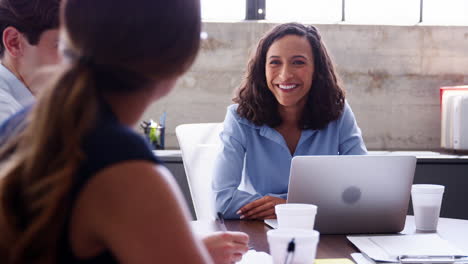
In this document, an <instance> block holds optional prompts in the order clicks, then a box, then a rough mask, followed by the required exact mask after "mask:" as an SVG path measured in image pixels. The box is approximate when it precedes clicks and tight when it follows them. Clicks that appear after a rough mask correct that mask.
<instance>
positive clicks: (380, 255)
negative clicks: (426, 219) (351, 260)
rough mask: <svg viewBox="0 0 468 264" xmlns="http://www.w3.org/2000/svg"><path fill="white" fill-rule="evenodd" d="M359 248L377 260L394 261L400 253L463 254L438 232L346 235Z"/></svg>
mask: <svg viewBox="0 0 468 264" xmlns="http://www.w3.org/2000/svg"><path fill="white" fill-rule="evenodd" d="M347 238H348V240H349V241H351V242H352V243H353V244H354V245H355V246H356V247H357V248H359V250H360V251H361V252H363V253H365V254H366V255H367V256H369V257H370V258H372V259H374V260H377V261H396V259H397V257H398V256H401V255H429V256H430V255H463V252H462V251H461V250H459V249H457V248H455V247H454V246H452V245H450V243H449V242H448V241H447V240H444V239H442V238H441V237H440V236H439V235H438V234H414V235H390V236H347Z"/></svg>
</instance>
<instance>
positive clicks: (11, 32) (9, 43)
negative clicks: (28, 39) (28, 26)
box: [2, 26, 24, 57]
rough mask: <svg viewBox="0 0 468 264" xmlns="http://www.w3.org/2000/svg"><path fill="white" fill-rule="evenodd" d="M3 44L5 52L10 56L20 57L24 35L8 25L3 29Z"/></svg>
mask: <svg viewBox="0 0 468 264" xmlns="http://www.w3.org/2000/svg"><path fill="white" fill-rule="evenodd" d="M2 41H3V46H4V47H5V52H7V53H8V54H10V56H12V57H20V56H21V55H22V54H23V47H24V44H23V41H24V37H23V34H21V32H19V31H18V30H17V29H16V28H14V27H12V26H10V27H7V28H5V30H3V38H2Z"/></svg>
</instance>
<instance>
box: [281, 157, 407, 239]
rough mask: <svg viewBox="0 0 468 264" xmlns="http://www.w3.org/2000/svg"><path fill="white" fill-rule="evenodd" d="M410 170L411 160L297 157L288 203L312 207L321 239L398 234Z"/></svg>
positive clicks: (400, 227)
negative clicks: (325, 236) (315, 214)
mask: <svg viewBox="0 0 468 264" xmlns="http://www.w3.org/2000/svg"><path fill="white" fill-rule="evenodd" d="M415 168H416V157H414V156H390V155H385V156H373V155H363V156H296V157H294V158H293V159H292V162H291V172H290V178H289V189H288V201H287V202H288V203H310V204H315V205H317V206H318V209H317V216H316V218H315V228H314V229H316V230H318V231H319V232H320V233H321V234H356V233H393V232H400V231H401V230H403V228H404V226H405V219H406V214H407V211H408V205H409V199H410V192H411V185H412V184H413V178H414V171H415Z"/></svg>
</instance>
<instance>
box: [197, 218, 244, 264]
mask: <svg viewBox="0 0 468 264" xmlns="http://www.w3.org/2000/svg"><path fill="white" fill-rule="evenodd" d="M218 217H219V216H218ZM221 219H222V220H221ZM219 223H220V228H221V230H222V231H221V232H216V233H214V234H211V235H209V236H207V237H205V238H204V239H203V242H204V244H205V246H206V247H207V249H208V252H209V253H210V255H211V257H212V258H213V261H214V262H215V263H217V264H228V263H233V262H237V261H240V260H241V259H242V255H244V253H246V252H247V251H248V250H249V248H248V244H249V236H248V235H247V234H245V233H243V232H231V231H227V229H226V226H225V225H224V218H220V221H219Z"/></svg>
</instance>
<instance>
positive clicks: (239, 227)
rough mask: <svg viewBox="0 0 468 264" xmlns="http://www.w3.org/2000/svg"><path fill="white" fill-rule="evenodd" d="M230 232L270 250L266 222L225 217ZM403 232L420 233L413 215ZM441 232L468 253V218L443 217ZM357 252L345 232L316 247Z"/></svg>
mask: <svg viewBox="0 0 468 264" xmlns="http://www.w3.org/2000/svg"><path fill="white" fill-rule="evenodd" d="M225 225H226V228H227V229H228V230H229V231H242V232H245V233H247V234H249V236H250V246H252V247H253V248H254V249H255V250H257V251H264V252H267V253H269V249H268V241H267V237H266V232H267V231H268V230H270V228H269V227H267V226H266V225H265V224H264V223H263V221H245V220H226V221H225ZM192 227H193V228H194V230H195V232H197V233H207V232H213V231H219V230H221V225H220V224H219V223H218V222H217V221H211V222H204V221H193V222H192ZM402 233H404V234H412V233H418V231H416V230H415V227H414V217H413V216H407V219H406V224H405V229H404V230H403V231H402ZM438 233H439V235H440V236H441V237H442V238H444V239H447V240H448V241H449V242H450V243H451V244H453V245H454V246H456V247H458V248H460V249H461V250H463V251H465V252H466V254H468V220H459V219H450V218H441V219H440V220H439V226H438ZM355 252H358V249H357V248H356V247H354V245H353V244H351V242H349V241H348V239H346V236H345V235H321V236H320V241H319V244H318V248H317V258H351V256H350V254H351V253H355Z"/></svg>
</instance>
